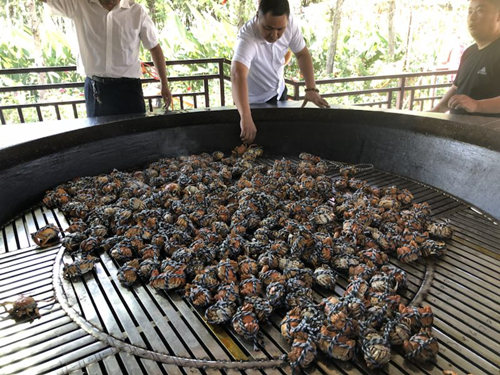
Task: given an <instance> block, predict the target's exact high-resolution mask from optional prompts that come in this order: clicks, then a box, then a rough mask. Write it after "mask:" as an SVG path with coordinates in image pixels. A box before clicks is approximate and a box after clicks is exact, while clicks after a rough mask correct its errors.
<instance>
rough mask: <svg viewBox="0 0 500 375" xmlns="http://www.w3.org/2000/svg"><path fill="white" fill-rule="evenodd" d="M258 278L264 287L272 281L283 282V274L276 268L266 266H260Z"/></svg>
mask: <svg viewBox="0 0 500 375" xmlns="http://www.w3.org/2000/svg"><path fill="white" fill-rule="evenodd" d="M259 279H260V280H261V281H262V283H263V285H264V286H265V287H267V286H268V285H269V284H271V283H273V282H277V283H282V284H284V283H285V276H283V275H282V273H281V272H280V271H278V270H275V269H269V267H268V266H264V267H262V270H261V271H260V272H259Z"/></svg>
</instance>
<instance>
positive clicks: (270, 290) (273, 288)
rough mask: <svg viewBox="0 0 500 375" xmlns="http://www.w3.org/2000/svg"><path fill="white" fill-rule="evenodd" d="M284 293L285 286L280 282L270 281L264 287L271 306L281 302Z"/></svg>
mask: <svg viewBox="0 0 500 375" xmlns="http://www.w3.org/2000/svg"><path fill="white" fill-rule="evenodd" d="M285 295H286V288H285V286H284V285H283V284H282V283H280V282H272V283H270V284H269V285H268V286H267V288H266V298H267V299H268V300H269V303H270V304H271V306H273V307H279V306H281V305H282V304H283V302H284V300H285Z"/></svg>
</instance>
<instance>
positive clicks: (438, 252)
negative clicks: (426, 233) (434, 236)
mask: <svg viewBox="0 0 500 375" xmlns="http://www.w3.org/2000/svg"><path fill="white" fill-rule="evenodd" d="M420 249H421V251H422V255H423V256H424V257H428V256H431V255H433V256H437V257H440V256H442V255H443V253H444V251H445V250H446V242H444V241H435V240H430V239H429V240H426V241H425V242H424V243H423V244H422V246H421V247H420Z"/></svg>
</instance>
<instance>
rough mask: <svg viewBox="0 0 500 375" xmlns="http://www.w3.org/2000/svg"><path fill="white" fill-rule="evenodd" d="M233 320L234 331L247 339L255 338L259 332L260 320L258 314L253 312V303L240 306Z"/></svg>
mask: <svg viewBox="0 0 500 375" xmlns="http://www.w3.org/2000/svg"><path fill="white" fill-rule="evenodd" d="M231 322H232V326H233V329H234V331H235V332H236V333H237V334H238V335H240V336H243V337H244V338H245V339H254V340H255V338H256V337H257V334H258V333H259V330H260V326H259V321H258V319H257V315H255V313H254V312H253V308H252V305H251V304H245V305H243V306H241V307H239V308H238V310H237V311H236V314H234V316H233V319H232V321H231Z"/></svg>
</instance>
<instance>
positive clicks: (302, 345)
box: [288, 332, 317, 368]
mask: <svg viewBox="0 0 500 375" xmlns="http://www.w3.org/2000/svg"><path fill="white" fill-rule="evenodd" d="M316 353H317V351H316V344H315V343H314V340H313V338H312V337H311V336H310V335H308V334H307V333H305V332H298V333H297V336H296V337H295V338H294V340H293V344H292V348H291V350H290V352H289V353H288V361H289V362H290V366H291V367H292V368H296V367H299V366H300V367H307V366H309V365H310V364H311V363H312V362H313V361H314V360H315V359H316Z"/></svg>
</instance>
